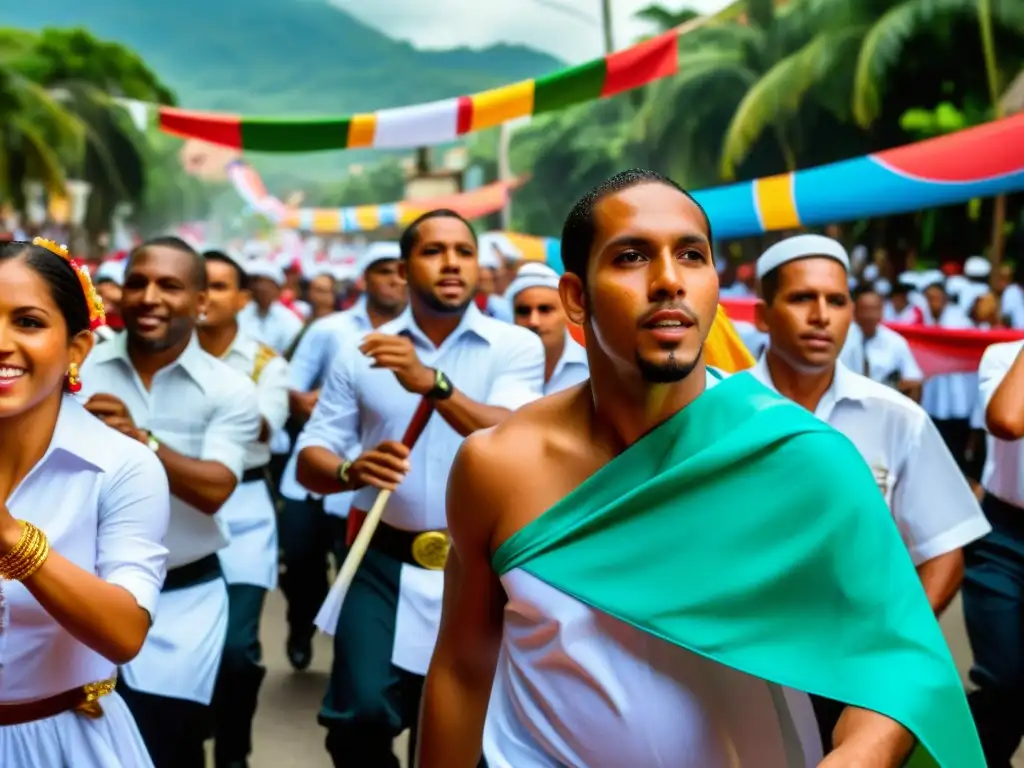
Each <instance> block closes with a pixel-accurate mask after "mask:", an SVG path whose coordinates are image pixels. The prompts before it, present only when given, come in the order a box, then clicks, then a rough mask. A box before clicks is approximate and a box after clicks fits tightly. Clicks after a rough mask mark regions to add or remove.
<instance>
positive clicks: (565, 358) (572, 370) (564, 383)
mask: <svg viewBox="0 0 1024 768" xmlns="http://www.w3.org/2000/svg"><path fill="white" fill-rule="evenodd" d="M589 378H590V364H589V363H588V362H587V351H586V350H585V349H584V348H583V347H582V346H580V345H579V344H578V343H576V340H575V339H574V338H573V337H572V336H571V335H570V334H569V331H566V332H565V348H564V349H563V350H562V356H561V357H560V358H558V362H557V363H555V370H553V371H552V372H551V378H550V379H548V380H547V383H545V384H544V394H545V395H553V394H554V393H555V392H561V391H562V390H563V389H568V388H569V387H572V386H575V385H576V384H579V383H580V382H581V381H586V380H587V379H589Z"/></svg>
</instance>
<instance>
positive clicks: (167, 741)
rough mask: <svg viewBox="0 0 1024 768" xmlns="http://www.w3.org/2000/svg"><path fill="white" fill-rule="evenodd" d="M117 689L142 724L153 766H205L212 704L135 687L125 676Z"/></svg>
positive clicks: (140, 725)
mask: <svg viewBox="0 0 1024 768" xmlns="http://www.w3.org/2000/svg"><path fill="white" fill-rule="evenodd" d="M117 692H118V694H120V696H121V698H122V699H124V701H125V704H127V705H128V709H129V710H131V713H132V716H133V717H134V718H135V723H136V724H137V725H138V726H139V732H140V733H141V734H142V740H143V741H144V742H145V743H146V749H148V750H149V756H150V758H151V759H152V760H153V766H154V768H206V753H205V752H204V751H203V742H205V741H206V739H207V737H208V736H209V735H210V727H211V725H212V717H211V712H212V710H211V708H210V707H208V706H206V705H205V704H200V703H198V702H195V701H188V700H187V699H174V698H170V697H168V696H157V695H155V694H152V693H143V692H142V691H136V690H135V689H134V688H131V687H129V685H128V684H127V683H126V682H125V680H124V678H123V677H120V678H119V679H118V681H117Z"/></svg>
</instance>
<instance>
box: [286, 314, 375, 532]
mask: <svg viewBox="0 0 1024 768" xmlns="http://www.w3.org/2000/svg"><path fill="white" fill-rule="evenodd" d="M371 330H373V323H372V322H370V315H369V314H368V313H367V311H366V299H365V298H360V299H359V301H357V302H356V303H355V304H354V305H352V307H350V308H349V309H347V310H345V311H344V312H336V313H334V314H332V315H328V316H327V317H322V318H320V319H319V320H314V321H313V323H311V324H310V326H309V328H308V329H307V330H306V332H305V333H304V334H303V335H302V339H301V340H300V341H299V344H298V346H297V347H296V348H295V353H294V354H293V355H292V359H291V365H290V368H291V384H290V387H291V389H293V390H294V391H296V392H312V391H313V390H314V389H318V388H319V387H320V386H322V384H323V382H324V379H325V378H326V377H327V372H328V371H329V370H330V369H331V364H332V363H333V362H334V358H335V356H336V355H337V354H338V348H339V347H340V346H341V344H342V342H344V341H345V340H346V339H348V340H349V341H352V340H353V339H359V338H362V337H363V335H364V334H366V333H368V332H370V331H371ZM352 451H353V453H352V454H351V455H347V458H350V459H355V458H356V457H357V456H358V455H359V453H360V452H361V451H362V449H361V447H360V446H358V445H357V446H354V447H353V448H352ZM298 454H299V452H298V449H296V450H294V451H292V455H291V457H290V458H289V459H288V465H287V466H286V467H285V470H284V474H283V476H282V477H281V495H282V496H284V497H285V498H287V499H292V500H293V501H302V500H303V499H305V498H306V496H315V494H310V493H309V492H308V491H307V490H306V489H305V488H303V487H302V486H301V485H299V481H298V480H297V479H296V477H295V468H296V464H297V463H298ZM351 506H352V494H351V493H333V494H331V495H329V496H326V497H325V498H324V511H325V512H327V514H329V515H334V516H335V517H348V510H349V508H350V507H351Z"/></svg>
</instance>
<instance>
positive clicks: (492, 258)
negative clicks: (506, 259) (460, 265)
mask: <svg viewBox="0 0 1024 768" xmlns="http://www.w3.org/2000/svg"><path fill="white" fill-rule="evenodd" d="M484 237H486V235H484V236H482V237H481V238H480V248H479V249H478V256H477V261H478V262H479V263H480V266H481V267H482V268H483V269H501V259H499V258H498V252H497V251H495V250H494V248H492V247H487V246H486V245H485V243H486V241H485V240H484V239H483V238H484Z"/></svg>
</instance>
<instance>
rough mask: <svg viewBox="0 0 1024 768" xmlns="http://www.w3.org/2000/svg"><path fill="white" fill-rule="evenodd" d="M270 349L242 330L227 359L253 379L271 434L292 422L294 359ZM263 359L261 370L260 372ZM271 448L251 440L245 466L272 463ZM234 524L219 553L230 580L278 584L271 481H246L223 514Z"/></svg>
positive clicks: (257, 466) (275, 528) (263, 585)
mask: <svg viewBox="0 0 1024 768" xmlns="http://www.w3.org/2000/svg"><path fill="white" fill-rule="evenodd" d="M268 351H269V352H270V354H274V353H273V352H272V351H270V349H269V347H266V346H265V345H262V344H260V343H259V342H258V341H255V340H254V339H250V338H248V337H246V336H244V335H242V334H241V333H239V334H238V335H237V336H236V337H235V340H234V341H233V342H232V343H231V346H230V347H228V350H227V351H226V352H225V353H224V355H223V356H222V357H221V359H222V360H223V361H224V362H225V363H227V364H228V365H230V366H231V367H232V368H234V369H235V370H236V371H238V372H239V373H241V374H243V375H245V376H248V377H249V378H250V379H253V380H254V381H255V384H256V397H257V400H258V402H259V413H260V416H261V417H262V418H263V420H264V421H265V422H266V423H267V426H268V428H269V429H270V431H271V434H272V433H274V432H277V431H279V430H282V429H284V424H285V422H286V421H287V420H288V384H289V381H288V362H287V361H286V360H285V359H284V358H283V357H279V356H277V355H276V354H275V355H274V356H273V357H270V358H269V359H268V358H267V357H266V354H267V352H268ZM260 360H263V361H264V363H263V365H262V368H261V370H260V371H259V372H258V377H257V371H256V370H255V368H256V364H257V362H258V361H260ZM269 461H270V446H269V445H268V444H267V443H265V442H260V441H256V442H253V443H250V445H249V448H248V451H247V453H246V457H245V469H246V470H250V469H257V468H259V467H265V466H267V463H268V462H269ZM218 514H219V515H220V517H221V519H222V520H223V521H224V523H225V524H226V525H227V528H228V538H229V539H230V541H229V543H228V546H227V547H225V548H224V549H222V550H221V551H220V552H218V553H217V554H218V557H219V558H220V565H221V568H222V569H223V571H224V578H225V579H227V582H228V584H251V585H253V586H257V587H263V588H264V589H274V588H275V587H276V586H277V514H276V510H275V509H274V500H273V498H272V497H271V495H270V488H269V487H268V486H267V483H266V480H264V479H260V480H253V481H250V482H247V483H240V484H239V485H238V487H237V488H235V492H234V493H232V494H231V498H229V499H228V500H227V501H226V502H224V506H223V507H221V510H220V512H219V513H218Z"/></svg>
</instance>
